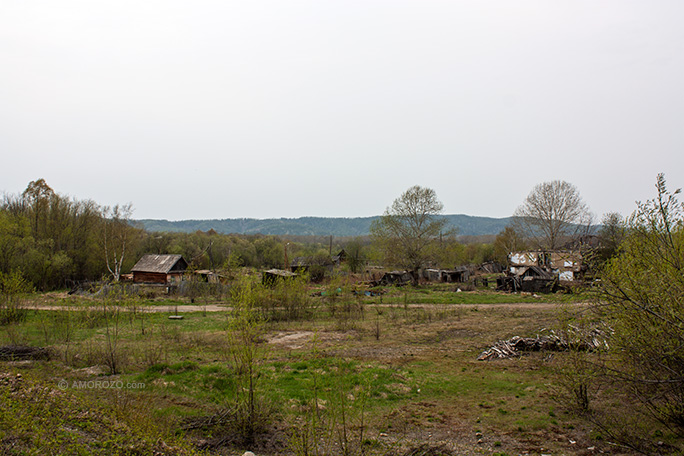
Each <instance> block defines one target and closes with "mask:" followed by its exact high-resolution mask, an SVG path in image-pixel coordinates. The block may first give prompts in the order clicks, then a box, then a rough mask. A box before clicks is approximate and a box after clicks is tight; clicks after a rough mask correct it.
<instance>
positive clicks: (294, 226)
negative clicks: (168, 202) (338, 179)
mask: <svg viewBox="0 0 684 456" xmlns="http://www.w3.org/2000/svg"><path fill="white" fill-rule="evenodd" d="M443 217H445V218H446V219H448V221H449V225H450V226H451V227H454V228H456V230H457V234H459V235H463V236H480V235H487V234H497V233H499V232H501V230H503V229H504V228H505V227H506V226H508V224H509V222H510V218H500V219H499V218H491V217H473V216H469V215H463V214H453V215H444V216H443ZM375 219H377V217H356V218H342V217H300V218H280V219H247V218H242V219H222V220H179V221H175V222H174V221H168V220H150V219H145V220H138V222H139V223H141V224H142V225H143V227H144V228H145V229H146V230H147V231H163V232H185V233H191V232H194V231H198V230H200V231H209V230H214V231H216V232H218V233H225V234H270V235H295V236H326V235H334V236H365V235H368V234H369V230H370V225H371V223H372V222H373V220H375Z"/></svg>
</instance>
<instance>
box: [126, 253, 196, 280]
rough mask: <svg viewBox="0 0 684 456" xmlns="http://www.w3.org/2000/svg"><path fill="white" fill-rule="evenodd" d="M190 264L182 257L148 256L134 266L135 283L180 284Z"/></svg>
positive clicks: (144, 256)
mask: <svg viewBox="0 0 684 456" xmlns="http://www.w3.org/2000/svg"><path fill="white" fill-rule="evenodd" d="M186 269H188V263H187V261H185V259H184V258H183V257H182V256H181V255H156V254H146V255H143V257H142V258H140V260H138V262H137V263H136V264H135V266H133V269H132V270H131V272H132V273H133V282H134V283H161V284H169V283H175V282H180V281H181V280H182V278H183V274H184V273H185V270H186Z"/></svg>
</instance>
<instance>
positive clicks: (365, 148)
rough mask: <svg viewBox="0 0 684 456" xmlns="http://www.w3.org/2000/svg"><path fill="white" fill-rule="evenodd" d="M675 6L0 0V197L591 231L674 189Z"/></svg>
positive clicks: (682, 180) (677, 155) (679, 112)
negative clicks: (426, 212) (423, 209)
mask: <svg viewBox="0 0 684 456" xmlns="http://www.w3.org/2000/svg"><path fill="white" fill-rule="evenodd" d="M683 18H684V2H681V0H672V1H659V0H642V1H631V0H615V1H604V0H569V1H549V0H536V1H510V0H501V1H497V0H488V1H482V0H478V1H475V0H473V1H460V0H448V1H447V0H444V1H435V0H420V1H419V0H411V1H408V0H384V1H380V0H302V1H297V0H294V1H282V0H249V1H227V0H197V1H192V2H191V1H185V0H146V1H144V2H140V1H138V0H135V1H133V0H116V1H109V0H105V1H91V0H80V1H79V0H60V1H58V2H56V1H53V0H36V1H32V0H27V1H18V0H17V1H14V0H5V1H2V2H1V3H0V158H1V160H0V192H6V193H19V192H21V191H22V190H23V189H24V188H25V187H26V185H27V184H28V182H29V181H31V180H35V179H38V178H41V177H42V178H45V179H46V180H47V182H48V184H49V185H50V186H52V187H53V188H54V189H55V190H56V191H58V192H59V193H62V194H65V195H69V196H73V197H75V198H78V199H93V200H95V201H97V202H98V203H101V204H108V205H111V204H116V203H128V202H130V203H132V204H133V206H134V208H135V213H134V217H135V218H165V219H170V220H179V219H189V218H234V217H256V218H270V217H299V216H308V215H314V216H343V217H354V216H369V215H377V214H380V213H382V211H383V210H384V209H385V208H386V207H387V206H388V205H390V204H391V202H392V201H393V200H394V199H395V198H396V197H398V196H399V195H400V194H401V193H402V192H403V191H404V190H406V189H407V188H408V187H410V186H412V185H421V186H426V187H431V188H433V189H435V191H436V192H437V195H438V197H439V198H440V199H441V200H442V201H443V203H444V206H445V212H447V213H453V214H456V213H463V214H469V215H481V216H491V217H506V216H509V215H510V214H511V213H512V212H513V211H514V210H515V208H516V207H517V206H518V205H519V204H520V203H521V202H522V200H523V199H524V198H525V196H526V195H527V194H528V193H529V192H530V190H531V189H532V187H533V186H534V185H535V184H537V183H540V182H544V181H549V180H554V179H562V180H566V181H568V182H571V183H573V184H575V185H576V186H577V188H578V189H579V191H580V193H581V194H582V196H583V197H584V200H585V202H586V203H587V204H588V205H589V206H590V208H591V209H592V211H593V212H594V213H595V214H596V215H597V217H600V216H601V214H603V213H605V212H609V211H618V212H621V213H623V214H625V215H626V214H629V213H630V212H631V211H632V210H633V209H634V208H635V204H634V203H635V201H636V200H645V199H648V198H651V197H653V196H654V187H653V186H654V184H655V179H656V175H657V174H658V173H659V172H664V173H665V175H666V178H667V180H668V183H669V185H670V187H672V188H673V189H674V188H677V187H684V27H682V19H683Z"/></svg>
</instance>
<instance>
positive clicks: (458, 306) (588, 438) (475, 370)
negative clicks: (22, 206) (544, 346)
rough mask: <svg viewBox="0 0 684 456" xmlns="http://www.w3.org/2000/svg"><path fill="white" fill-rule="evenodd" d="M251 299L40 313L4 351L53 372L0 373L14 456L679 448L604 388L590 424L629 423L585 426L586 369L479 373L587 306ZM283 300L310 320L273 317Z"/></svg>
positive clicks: (283, 309)
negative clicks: (512, 341) (574, 374)
mask: <svg viewBox="0 0 684 456" xmlns="http://www.w3.org/2000/svg"><path fill="white" fill-rule="evenodd" d="M246 290H247V291H245V293H247V295H248V296H247V297H245V296H243V295H240V294H232V295H226V296H220V297H218V298H216V297H211V298H210V297H208V296H207V297H205V298H197V299H194V298H193V300H192V301H194V302H191V301H190V299H187V298H172V299H170V298H165V297H161V298H154V299H143V298H139V297H131V296H127V297H118V298H103V299H95V298H87V297H69V296H67V295H66V294H59V293H53V294H43V295H32V296H27V297H25V298H24V299H23V301H22V308H23V309H24V314H23V318H21V319H19V321H14V322H12V323H9V324H6V325H4V326H2V327H1V329H0V346H6V345H28V346H32V347H45V348H48V349H49V350H50V353H51V357H50V359H48V360H14V361H0V403H2V407H1V408H0V452H1V453H2V454H16V455H20V454H22V455H23V454H28V455H31V454H36V455H38V454H107V455H110V454H122V455H123V454H141V455H142V454H160V455H161V454H169V455H194V454H208V455H214V454H242V453H243V452H244V451H246V450H251V451H253V452H255V453H256V454H274V455H275V454H294V455H321V456H322V455H328V454H342V455H357V454H358V455H360V454H369V455H375V454H377V455H415V456H418V455H438V454H444V455H456V454H459V455H460V454H464V455H470V454H473V455H474V454H489V455H499V456H501V455H517V454H529V455H542V454H583V455H584V454H586V455H589V454H598V453H599V452H602V453H606V454H631V453H632V451H633V450H632V449H630V448H627V447H625V446H624V445H621V444H618V443H615V442H617V441H618V440H615V439H613V437H615V435H614V431H612V430H611V429H615V428H618V429H620V428H622V429H627V428H628V427H630V426H631V427H630V429H632V428H633V427H634V426H636V427H639V426H641V428H640V429H641V432H644V433H646V434H647V435H655V436H657V437H658V438H659V440H661V441H662V442H661V443H662V444H663V446H662V448H663V449H667V448H669V446H668V445H670V444H673V445H675V444H676V443H677V442H676V441H675V438H674V437H672V436H670V435H669V433H668V431H667V429H664V428H660V427H657V426H654V425H652V424H649V425H646V424H643V423H642V424H639V423H640V420H639V419H638V417H630V416H629V413H627V412H628V410H629V404H627V403H625V402H624V401H622V400H621V397H620V396H619V394H617V393H614V391H613V390H612V389H611V387H610V385H603V386H602V387H601V388H600V390H599V388H598V387H597V388H594V386H593V385H591V383H589V385H590V386H589V389H590V391H589V392H588V394H589V395H590V396H591V397H592V403H591V407H592V410H593V411H594V412H593V413H594V415H592V416H597V415H598V414H600V413H601V410H607V409H609V408H610V410H617V413H613V414H612V415H611V416H616V417H622V416H624V423H617V425H616V426H613V427H612V428H611V427H610V426H606V425H605V424H602V422H599V420H594V419H591V416H589V417H588V416H587V414H586V413H584V414H581V413H578V412H576V410H575V407H574V403H573V399H572V392H573V387H574V385H573V384H572V382H571V381H570V382H569V381H568V377H567V375H565V373H567V371H568V369H569V368H572V366H573V364H572V363H571V361H572V358H571V354H568V353H546V352H538V353H529V354H527V355H525V356H521V357H516V358H512V359H502V360H494V361H478V360H477V357H478V355H479V354H480V353H481V352H482V351H483V350H485V349H487V348H489V347H490V346H491V345H493V344H494V343H496V342H497V341H499V340H506V339H509V338H511V337H513V336H535V335H537V334H540V333H543V332H545V331H549V330H550V329H553V328H558V325H559V324H560V322H561V321H565V322H567V321H568V319H570V321H572V320H573V319H575V318H578V316H580V315H583V314H586V312H587V308H588V306H587V304H586V302H587V301H588V300H590V299H591V296H590V295H589V294H588V292H584V293H580V294H570V295H543V296H535V295H522V296H521V295H512V294H504V293H498V292H494V291H492V290H490V289H479V290H473V291H459V290H458V289H457V287H456V286H454V285H450V286H445V285H439V286H422V287H404V288H387V289H384V290H376V291H378V293H377V294H375V295H371V296H366V295H365V294H362V293H357V294H355V293H354V292H353V291H354V290H353V288H352V287H351V286H346V285H345V284H343V283H333V284H330V285H329V286H326V287H316V288H312V287H309V286H307V285H301V286H299V288H298V289H295V290H275V291H269V290H266V289H261V288H260V289H259V290H258V292H256V291H254V290H255V288H253V287H252V288H248V289H246ZM250 290H252V291H250ZM380 292H381V293H380ZM250 293H251V294H250ZM278 293H280V294H278ZM283 293H284V294H283ZM284 299H285V300H287V302H294V303H295V304H296V308H294V307H293V306H291V305H288V304H286V305H284V306H280V305H275V304H273V303H278V302H280V303H282V302H285V301H284ZM245 303H251V304H250V305H249V306H246V305H245ZM255 303H256V306H254V304H255ZM269 303H270V304H269ZM245 309H246V310H245ZM255 309H256V310H255ZM176 314H178V315H181V316H182V317H183V318H182V319H170V318H169V316H173V315H176ZM588 356H599V355H588ZM603 423H605V421H604V422H603ZM613 424H615V423H613ZM673 448H674V447H673Z"/></svg>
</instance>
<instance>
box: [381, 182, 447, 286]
mask: <svg viewBox="0 0 684 456" xmlns="http://www.w3.org/2000/svg"><path fill="white" fill-rule="evenodd" d="M443 209H444V205H443V204H442V202H441V201H439V200H438V199H437V194H436V193H435V191H434V190H433V189H431V188H424V187H420V186H417V185H416V186H413V187H411V188H409V189H408V190H406V191H405V192H404V193H403V194H402V195H401V196H400V197H399V198H397V199H396V200H394V203H392V206H390V207H388V208H387V209H386V210H385V213H384V215H383V216H382V217H380V218H379V219H377V220H376V221H374V222H373V224H372V225H371V236H372V237H373V240H374V241H375V242H376V243H377V244H378V245H379V246H380V248H381V250H382V251H383V252H384V254H385V259H386V260H387V261H388V262H390V263H392V264H396V265H399V266H401V267H404V268H406V269H408V270H410V271H412V272H413V273H414V278H415V274H416V272H417V271H418V269H419V268H421V267H422V266H424V265H425V263H426V262H427V261H428V260H429V259H430V258H431V257H432V255H433V254H434V253H435V252H434V249H433V247H434V246H435V241H436V240H437V239H439V236H440V235H443V234H446V233H445V228H446V224H447V220H446V219H444V218H441V217H438V216H439V214H440V213H441V212H442V210H443Z"/></svg>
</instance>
